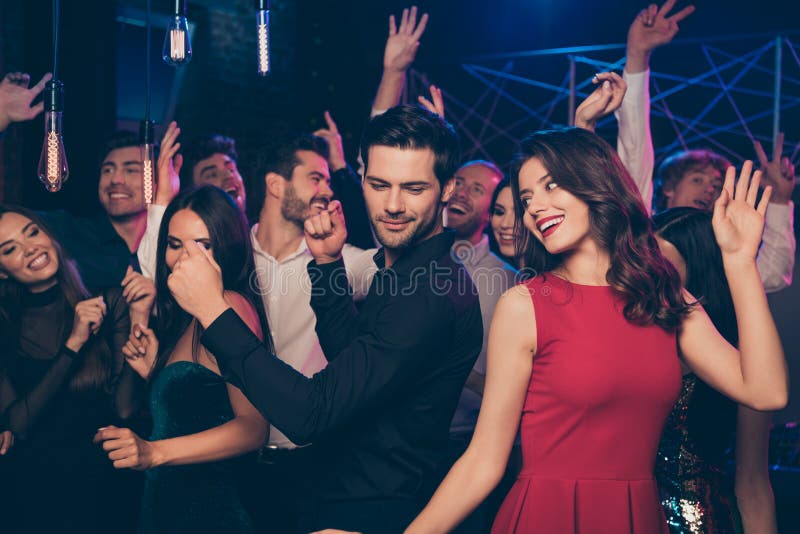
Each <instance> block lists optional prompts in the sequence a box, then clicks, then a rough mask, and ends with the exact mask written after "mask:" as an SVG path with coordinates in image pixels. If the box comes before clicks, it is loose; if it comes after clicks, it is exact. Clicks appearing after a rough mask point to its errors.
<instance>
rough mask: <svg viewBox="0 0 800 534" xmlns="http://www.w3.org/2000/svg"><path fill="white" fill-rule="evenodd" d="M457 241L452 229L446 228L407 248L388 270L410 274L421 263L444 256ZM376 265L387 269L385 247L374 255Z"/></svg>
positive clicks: (424, 263) (425, 263)
mask: <svg viewBox="0 0 800 534" xmlns="http://www.w3.org/2000/svg"><path fill="white" fill-rule="evenodd" d="M454 241H455V234H454V233H453V231H452V230H447V229H445V230H444V231H442V232H440V233H438V234H436V235H434V236H432V237H429V238H428V239H426V240H425V241H423V242H421V243H418V244H417V245H415V246H413V247H409V248H407V249H406V250H405V251H403V253H402V254H401V255H400V257H399V258H397V261H395V262H394V264H392V266H391V267H389V269H387V270H391V271H394V272H395V273H397V274H402V275H408V274H411V272H412V271H413V270H414V269H415V268H417V267H419V266H420V265H427V264H428V263H431V262H432V261H434V260H436V259H437V258H440V257H442V256H443V255H445V254H447V253H448V252H449V251H450V247H452V246H453V242H454ZM373 260H374V261H375V265H377V266H378V268H379V269H381V270H384V269H386V267H385V266H386V253H385V251H384V247H381V248H380V250H378V252H377V253H376V254H375V256H373Z"/></svg>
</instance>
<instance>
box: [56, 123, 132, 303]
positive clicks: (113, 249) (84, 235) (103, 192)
mask: <svg viewBox="0 0 800 534" xmlns="http://www.w3.org/2000/svg"><path fill="white" fill-rule="evenodd" d="M142 180H143V163H142V156H141V151H140V148H139V136H138V135H137V134H136V133H134V132H127V131H118V132H114V133H113V134H111V135H110V136H109V138H108V139H107V140H106V143H105V145H104V146H103V149H102V152H101V159H100V179H99V182H98V185H97V196H98V198H99V200H100V205H101V206H102V207H103V211H102V212H100V213H98V214H96V215H94V216H91V217H77V216H75V215H73V214H71V213H67V212H64V211H52V212H43V213H41V215H42V217H44V219H45V220H46V221H47V223H48V224H49V226H50V228H51V229H52V230H53V232H54V233H55V235H56V239H58V242H59V243H61V246H63V247H64V248H65V249H66V251H67V252H68V253H69V255H70V256H72V258H73V259H74V260H75V261H76V263H77V264H78V269H79V270H80V273H81V278H82V279H83V282H84V284H86V286H87V287H88V288H89V289H91V290H97V289H102V288H106V287H115V286H119V285H120V283H121V282H122V281H123V279H124V278H125V275H126V273H127V272H128V267H133V269H134V270H136V271H139V261H138V259H137V256H136V251H137V249H138V248H139V241H141V239H142V236H143V235H144V231H145V227H146V226H147V211H146V210H145V204H144V193H143V189H142Z"/></svg>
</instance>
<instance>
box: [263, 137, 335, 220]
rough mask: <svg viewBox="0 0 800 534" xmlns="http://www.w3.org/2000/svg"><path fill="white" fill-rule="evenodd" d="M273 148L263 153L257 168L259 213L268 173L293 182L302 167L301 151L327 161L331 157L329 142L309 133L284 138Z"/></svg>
mask: <svg viewBox="0 0 800 534" xmlns="http://www.w3.org/2000/svg"><path fill="white" fill-rule="evenodd" d="M271 146H272V148H266V149H264V150H263V151H261V153H260V155H259V157H258V166H257V167H256V172H257V174H256V179H255V180H253V188H252V189H253V198H254V199H255V200H256V201H257V202H258V203H259V207H258V212H260V211H261V207H263V204H264V196H265V195H266V192H267V191H266V184H265V182H264V179H265V177H266V176H267V174H268V173H271V172H274V173H275V174H278V175H280V176H282V177H283V178H285V179H286V180H291V179H292V173H294V168H295V167H297V166H298V165H300V159H299V158H298V157H297V152H299V151H301V150H307V151H309V152H314V153H315V154H318V155H319V156H320V157H322V158H324V159H325V161H327V160H328V156H329V155H330V149H329V148H328V142H327V141H326V140H325V139H324V138H322V137H319V136H316V135H311V134H307V133H303V134H294V135H291V136H287V137H283V138H281V139H279V140H277V142H275V144H274V145H271Z"/></svg>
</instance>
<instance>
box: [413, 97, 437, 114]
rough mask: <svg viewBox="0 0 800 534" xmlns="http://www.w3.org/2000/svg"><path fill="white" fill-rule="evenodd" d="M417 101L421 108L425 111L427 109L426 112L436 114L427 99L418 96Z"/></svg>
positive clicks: (431, 103) (434, 107)
mask: <svg viewBox="0 0 800 534" xmlns="http://www.w3.org/2000/svg"><path fill="white" fill-rule="evenodd" d="M417 101H418V102H419V103H420V104H422V107H424V108H425V109H427V110H428V111H430V112H431V113H436V106H434V105H433V102H431V101H430V100H428V99H427V98H425V97H424V96H422V95H419V96H418V97H417Z"/></svg>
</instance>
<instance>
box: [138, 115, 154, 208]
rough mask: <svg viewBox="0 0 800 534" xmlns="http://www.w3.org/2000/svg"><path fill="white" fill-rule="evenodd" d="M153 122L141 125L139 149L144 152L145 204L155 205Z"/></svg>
mask: <svg viewBox="0 0 800 534" xmlns="http://www.w3.org/2000/svg"><path fill="white" fill-rule="evenodd" d="M153 124H154V123H153V121H152V120H150V119H144V120H142V121H141V122H140V123H139V143H140V145H139V148H140V149H141V151H142V165H143V167H142V168H143V172H142V192H143V193H144V203H145V204H152V203H153V193H154V191H155V188H154V184H155V168H156V166H155V146H154V145H153Z"/></svg>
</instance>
